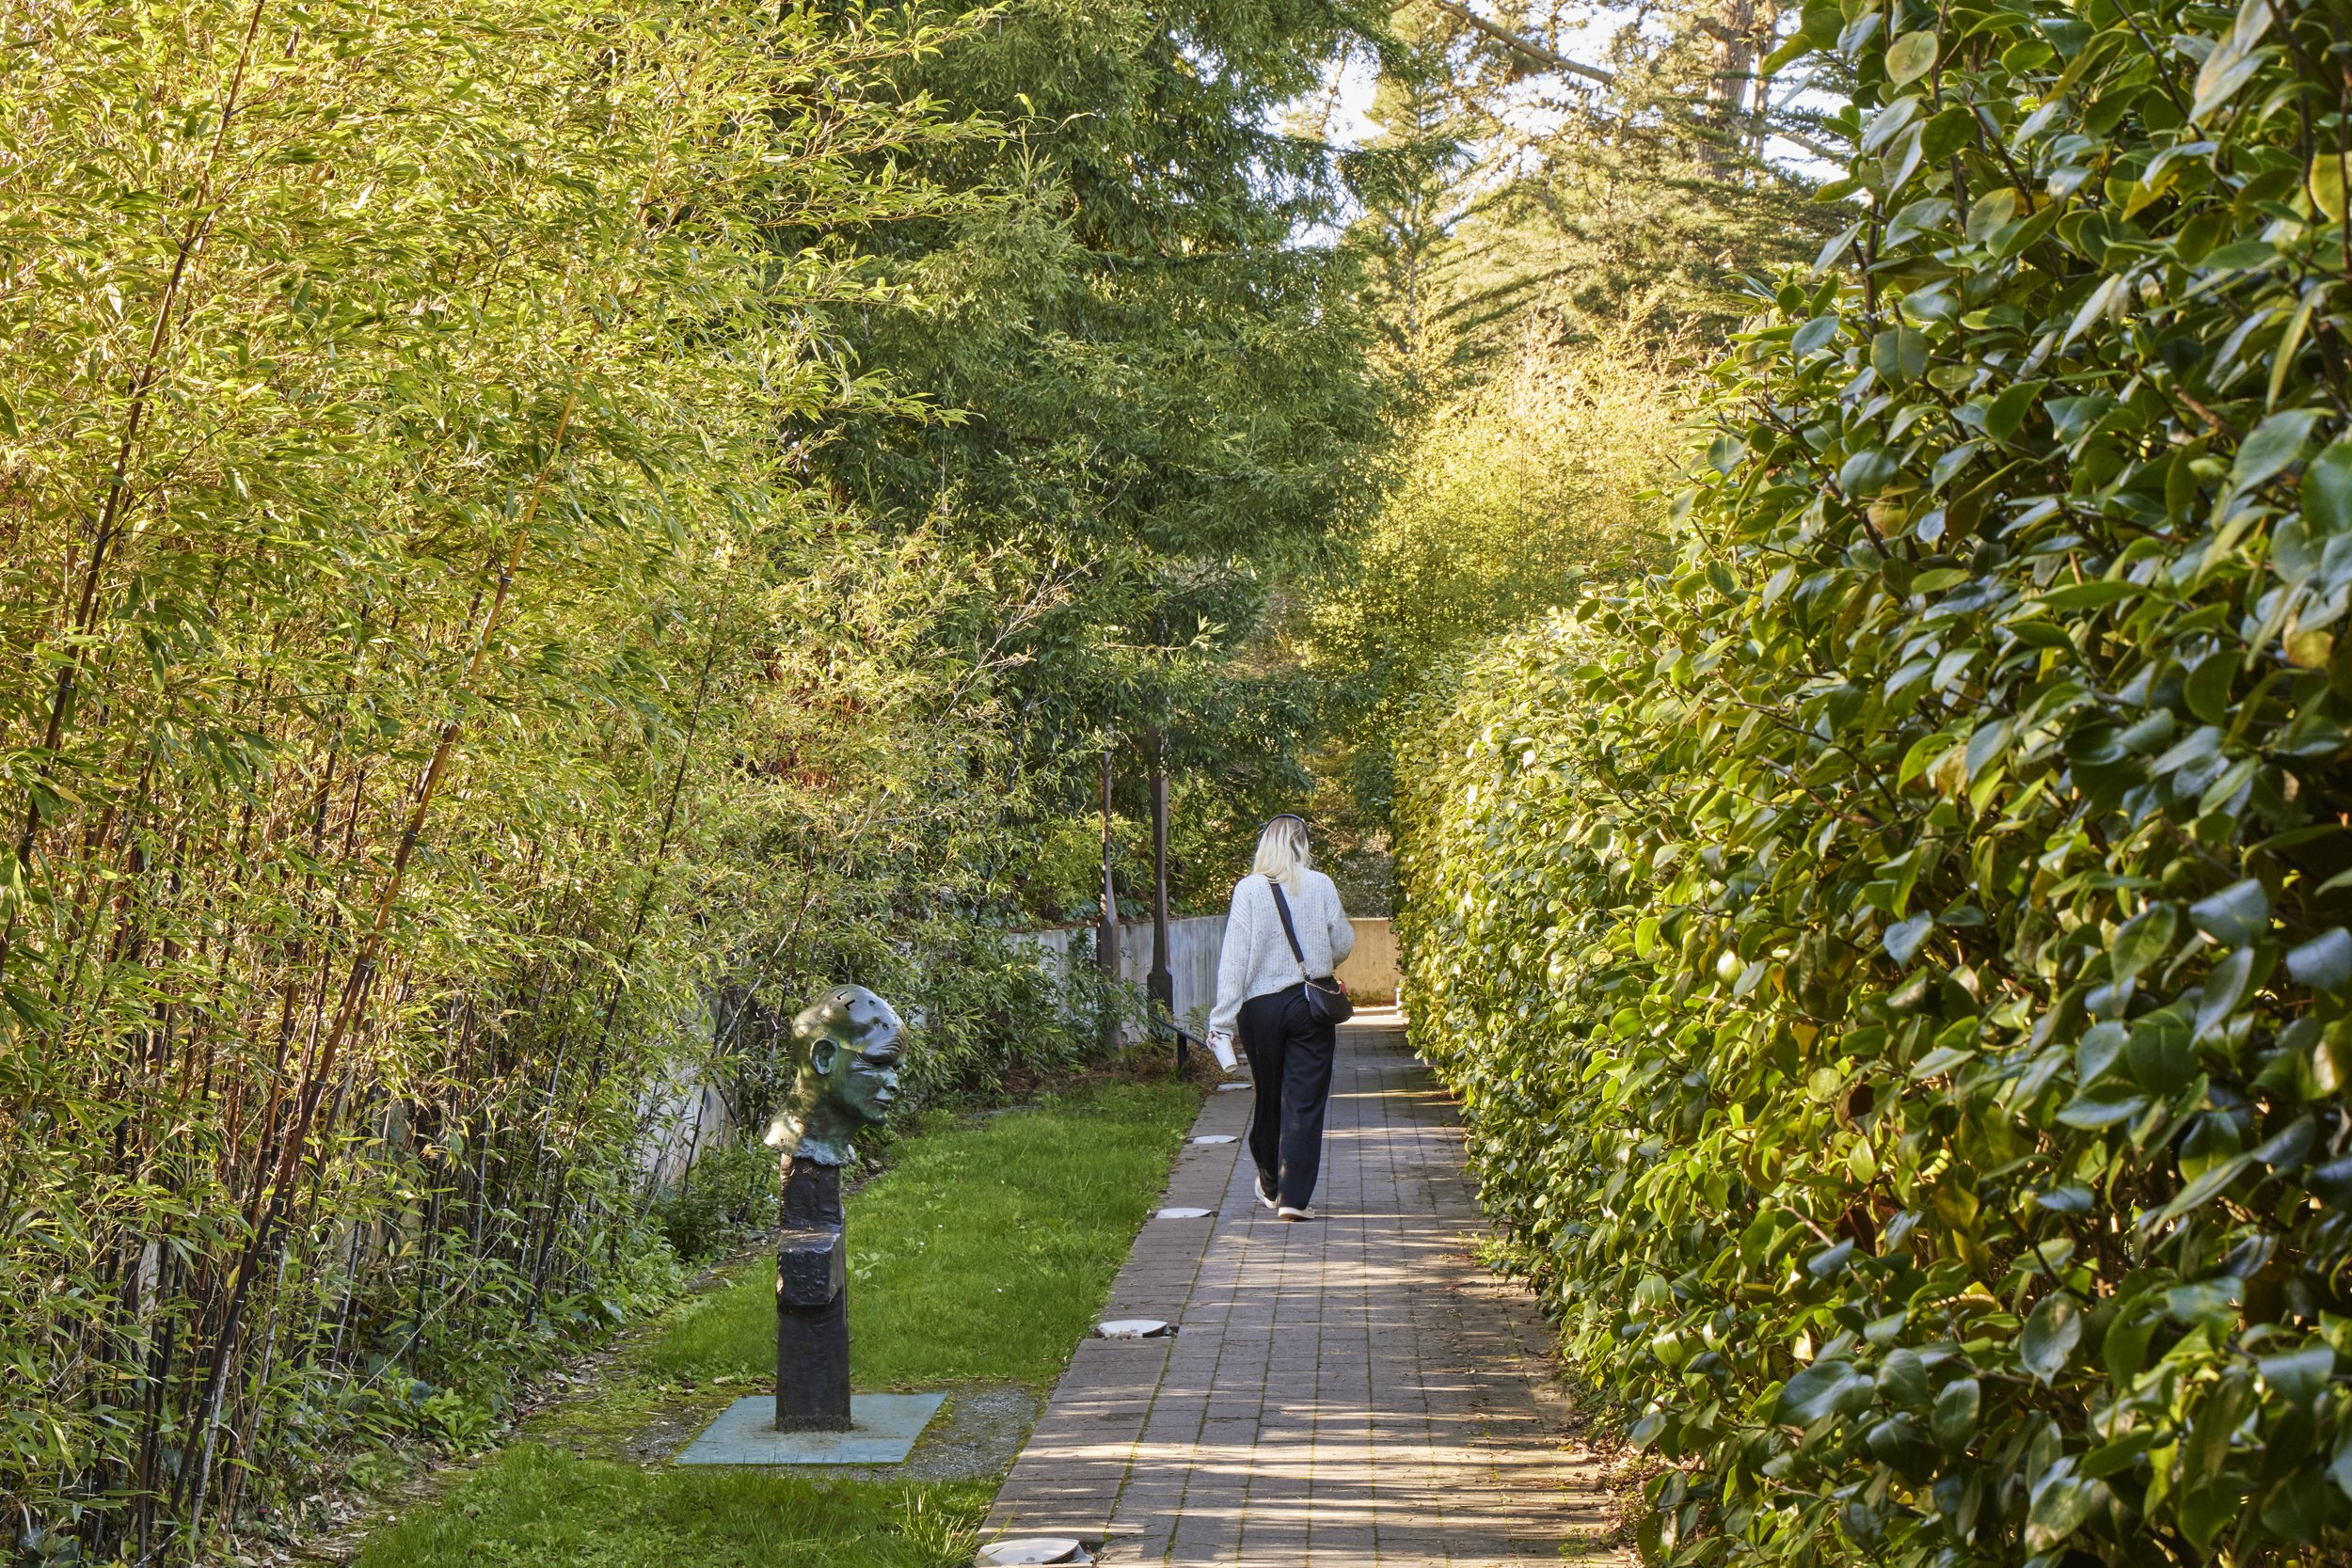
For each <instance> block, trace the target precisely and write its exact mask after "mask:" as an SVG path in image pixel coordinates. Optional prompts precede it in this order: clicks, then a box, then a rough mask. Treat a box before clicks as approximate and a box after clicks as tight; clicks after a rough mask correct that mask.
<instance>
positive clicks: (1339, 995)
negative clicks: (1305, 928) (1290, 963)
mask: <svg viewBox="0 0 2352 1568" xmlns="http://www.w3.org/2000/svg"><path fill="white" fill-rule="evenodd" d="M1265 885H1266V886H1268V887H1270V888H1272V889H1273V890H1274V912H1275V913H1277V914H1279V915H1280V916H1281V917H1282V934H1283V935H1284V936H1286V937H1288V938H1290V939H1291V957H1292V958H1296V959H1297V960H1298V977H1299V978H1300V979H1302V980H1304V981H1306V982H1307V1011H1308V1012H1310V1013H1311V1014H1313V1015H1314V1017H1315V1019H1316V1021H1317V1022H1323V1023H1329V1024H1334V1025H1336V1024H1341V1023H1345V1022H1347V1021H1348V1019H1349V1018H1351V1017H1353V1016H1354V1014H1355V1011H1356V1004H1355V1003H1354V1002H1353V1001H1351V1000H1349V998H1348V994H1347V988H1346V987H1345V986H1343V985H1342V984H1341V983H1340V977H1339V976H1338V975H1336V974H1327V975H1325V976H1324V977H1323V978H1322V979H1320V980H1318V979H1316V978H1315V977H1314V976H1313V975H1311V974H1308V973H1307V953H1306V949H1304V948H1302V947H1300V946H1299V945H1298V927H1295V926H1293V925H1292V924H1291V901H1290V900H1289V899H1287V898H1285V897H1283V896H1282V884H1281V883H1279V882H1278V881H1276V880H1275V879H1273V878H1271V877H1268V878H1267V879H1265Z"/></svg>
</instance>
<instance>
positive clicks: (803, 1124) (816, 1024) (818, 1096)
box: [767, 986, 904, 1165]
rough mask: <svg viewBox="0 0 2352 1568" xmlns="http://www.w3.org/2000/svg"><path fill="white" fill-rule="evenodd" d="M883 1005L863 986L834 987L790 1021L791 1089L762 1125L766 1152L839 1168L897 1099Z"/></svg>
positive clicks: (894, 1051)
mask: <svg viewBox="0 0 2352 1568" xmlns="http://www.w3.org/2000/svg"><path fill="white" fill-rule="evenodd" d="M903 1027H904V1026H903V1025H902V1024H901V1023H900V1022H898V1014H897V1013H895V1012H893V1011H892V1010H891V1007H890V1004H889V1003H887V1002H884V1001H883V1000H882V998H881V997H879V996H876V995H875V994H874V993H873V992H872V991H870V990H866V988H865V987H864V986H835V987H834V988H833V990H829V991H827V992H825V994H824V995H823V996H820V997H818V999H817V1001H816V1002H815V1003H814V1004H813V1005H812V1006H809V1007H807V1008H806V1009H805V1010H803V1012H802V1013H801V1015H800V1016H799V1017H798V1018H795V1019H794V1020H793V1021H792V1062H793V1074H792V1086H791V1088H790V1089H789V1090H787V1092H786V1094H785V1097H784V1103H783V1104H782V1105H781V1106H780V1107H778V1109H777V1111H776V1114H775V1117H774V1118H773V1119H772V1120H771V1121H770V1122H769V1124H768V1137H767V1143H768V1146H769V1147H770V1148H780V1149H782V1150H784V1151H785V1153H786V1155H787V1157H789V1158H790V1159H792V1160H794V1161H801V1160H807V1161H812V1162H814V1163H816V1164H823V1165H841V1164H848V1163H849V1159H850V1140H851V1139H852V1138H854V1137H855V1136H856V1135H857V1132H858V1130H859V1129H860V1128H862V1127H870V1126H872V1125H873V1124H874V1123H876V1122H878V1121H880V1120H882V1117H884V1116H885V1115H886V1114H888V1112H889V1109H890V1103H891V1101H894V1100H896V1099H897V1098H898V1035H899V1031H900V1030H901V1029H902V1028H903Z"/></svg>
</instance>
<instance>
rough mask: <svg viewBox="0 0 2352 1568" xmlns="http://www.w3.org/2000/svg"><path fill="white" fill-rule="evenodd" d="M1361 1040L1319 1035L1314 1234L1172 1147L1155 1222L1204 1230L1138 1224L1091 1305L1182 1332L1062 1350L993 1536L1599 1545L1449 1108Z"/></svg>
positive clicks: (1290, 1547) (1276, 1549)
mask: <svg viewBox="0 0 2352 1568" xmlns="http://www.w3.org/2000/svg"><path fill="white" fill-rule="evenodd" d="M1382 1023H1383V1021H1382V1020H1381V1019H1380V1018H1379V1017H1378V1016H1377V1015H1374V1016H1372V1017H1368V1018H1366V1019H1365V1020H1362V1021H1359V1022H1358V1023H1354V1024H1350V1025H1349V1026H1348V1027H1346V1028H1345V1029H1343V1030H1342V1031H1341V1037H1340V1054H1339V1059H1338V1062H1337V1064H1336V1066H1335V1069H1334V1072H1333V1076H1332V1094H1331V1107H1330V1111H1329V1113H1328V1116H1327V1124H1326V1140H1325V1149H1324V1162H1325V1163H1324V1178H1323V1187H1322V1191H1321V1192H1320V1193H1319V1194H1318V1195H1317V1197H1316V1208H1317V1209H1318V1211H1319V1212H1322V1214H1323V1215H1324V1218H1323V1219H1321V1220H1319V1221H1314V1222H1311V1223H1308V1224H1304V1225H1293V1224H1287V1223H1285V1222H1283V1221H1281V1220H1279V1219H1277V1218H1276V1217H1275V1216H1274V1215H1273V1214H1271V1213H1269V1212H1266V1211H1265V1210H1264V1209H1263V1207H1261V1206H1260V1205H1259V1204H1258V1202H1257V1200H1256V1198H1255V1196H1254V1195H1253V1194H1252V1192H1251V1173H1250V1169H1249V1166H1248V1162H1247V1161H1246V1160H1244V1159H1242V1158H1241V1148H1240V1146H1239V1145H1217V1146H1207V1147H1200V1146H1188V1147H1187V1148H1185V1150H1184V1154H1183V1155H1182V1157H1181V1158H1180V1159H1179V1161H1178V1164H1177V1167H1176V1170H1175V1172H1174V1174H1173V1175H1172V1176H1171V1177H1170V1179H1169V1181H1168V1193H1167V1196H1164V1197H1163V1198H1162V1200H1161V1201H1162V1203H1164V1204H1178V1203H1183V1204H1192V1205H1195V1206H1199V1207H1203V1208H1215V1209H1216V1211H1217V1213H1216V1218H1215V1220H1214V1221H1213V1222H1212V1221H1206V1220H1203V1221H1182V1222H1177V1221H1161V1222H1153V1223H1147V1224H1146V1225H1145V1227H1144V1229H1143V1232H1142V1234H1141V1235H1140V1236H1139V1237H1138V1238H1137V1240H1136V1249H1135V1252H1134V1254H1133V1255H1132V1256H1131V1257H1130V1258H1129V1259H1128V1262H1127V1265H1126V1267H1125V1268H1124V1269H1122V1270H1121V1271H1120V1275H1119V1279H1118V1282H1117V1283H1116V1284H1115V1285H1114V1287H1113V1290H1112V1297H1111V1300H1112V1307H1114V1308H1115V1309H1116V1310H1117V1312H1118V1313H1119V1314H1120V1315H1134V1316H1153V1317H1166V1318H1168V1319H1169V1320H1170V1321H1172V1322H1175V1323H1179V1324H1181V1325H1182V1332H1181V1333H1180V1334H1179V1335H1178V1336H1177V1337H1176V1338H1173V1339H1171V1340H1159V1341H1147V1342H1142V1343H1136V1344H1122V1345H1111V1344H1107V1343H1104V1342H1103V1341H1089V1343H1088V1344H1087V1345H1086V1346H1082V1347H1081V1348H1080V1351H1079V1353H1078V1354H1076V1355H1075V1356H1073V1358H1072V1362H1071V1365H1070V1369H1069V1370H1068V1372H1067V1373H1065V1375H1064V1376H1063V1379H1062V1382H1061V1385H1060V1386H1059V1387H1058V1388H1057V1389H1056V1391H1055V1394H1054V1399H1053V1402H1052V1404H1051V1406H1050V1407H1049V1408H1048V1410H1047V1412H1046V1415H1045V1417H1044V1418H1042V1419H1041V1421H1040V1422H1039V1423H1038V1427H1037V1430H1036V1431H1035V1432H1034V1433H1032V1434H1031V1436H1030V1440H1029V1443H1028V1446H1027V1448H1026V1449H1024V1450H1023V1452H1022V1455H1021V1458H1020V1460H1019V1462H1018V1463H1017V1464H1016V1465H1014V1466H1013V1470H1012V1473H1011V1474H1010V1475H1009V1477H1008V1478H1007V1480H1006V1481H1005V1484H1004V1487H1003V1488H1002V1490H1000V1491H999V1493H998V1494H997V1498H996V1504H995V1507H994V1509H993V1512H992V1513H991V1514H990V1516H989V1533H990V1534H991V1535H1000V1534H1057V1535H1076V1536H1079V1537H1081V1538H1084V1539H1088V1540H1096V1541H1102V1542H1104V1550H1103V1554H1102V1559H1103V1560H1104V1562H1105V1563H1106V1564H1128V1565H1134V1564H1147V1563H1148V1564H1155V1565H1156V1564H1168V1563H1186V1564H1217V1565H1218V1568H1390V1565H1395V1568H1422V1565H1427V1568H1437V1565H1438V1564H1445V1565H1447V1568H1503V1565H1506V1564H1507V1565H1532V1564H1535V1563H1557V1562H1558V1561H1559V1560H1560V1544H1561V1543H1562V1542H1563V1541H1566V1540H1569V1539H1571V1538H1574V1539H1577V1540H1579V1541H1591V1540H1594V1539H1595V1538H1597V1536H1599V1535H1601V1534H1603V1533H1605V1532H1606V1530H1607V1528H1608V1524H1609V1521H1608V1513H1607V1507H1606V1501H1607V1497H1606V1492H1605V1490H1604V1488H1603V1484H1602V1482H1603V1473H1602V1467H1601V1465H1600V1464H1599V1462H1598V1461H1597V1460H1596V1459H1595V1458H1594V1456H1592V1455H1591V1454H1590V1453H1589V1452H1586V1451H1583V1450H1581V1449H1577V1448H1575V1447H1573V1446H1572V1445H1570V1444H1568V1443H1567V1442H1566V1441H1565V1439H1564V1436H1563V1422H1564V1419H1565V1415H1566V1408H1565V1402H1564V1400H1563V1399H1562V1398H1561V1396H1560V1394H1559V1392H1558V1390H1557V1388H1556V1387H1554V1386H1552V1385H1551V1383H1550V1381H1549V1373H1548V1370H1547V1369H1548V1367H1549V1332H1548V1330H1547V1329H1546V1327H1545V1325H1544V1323H1543V1322H1542V1320H1541V1318H1540V1316H1539V1315H1538V1314H1537V1313H1536V1311H1535V1310H1534V1305H1533V1303H1532V1302H1530V1301H1529V1300H1528V1298H1527V1296H1526V1294H1525V1292H1524V1291H1519V1290H1518V1289H1517V1288H1516V1287H1513V1286H1511V1285H1508V1284H1506V1283H1504V1282H1502V1281H1500V1280H1497V1279H1495V1278H1494V1277H1493V1276H1491V1275H1488V1274H1487V1273H1486V1271H1485V1270H1484V1269H1482V1268H1480V1267H1479V1266H1478V1264H1477V1262H1476V1260H1475V1256H1476V1247H1477V1244H1478V1242H1479V1240H1480V1236H1481V1233H1482V1226H1483V1221H1482V1220H1481V1218H1480V1215H1479V1212H1478V1206H1477V1201H1476V1197H1475V1195H1474V1194H1473V1192H1472V1191H1471V1188H1470V1182H1469V1180H1468V1179H1467V1177H1466V1176H1465V1175H1464V1173H1463V1169H1462V1160H1463V1146H1462V1137H1461V1132H1460V1128H1459V1125H1458V1123H1457V1121H1456V1119H1455V1117H1454V1107H1453V1105H1452V1103H1451V1102H1450V1101H1448V1100H1447V1099H1446V1097H1445V1096H1444V1095H1443V1094H1442V1093H1440V1092H1439V1091H1438V1088H1437V1085H1436V1084H1435V1082H1434V1080H1433V1079H1432V1078H1431V1077H1430V1075H1429V1073H1428V1071H1427V1070H1426V1069H1423V1068H1422V1066H1421V1065H1420V1064H1419V1063H1418V1062H1416V1061H1415V1060H1414V1059H1413V1058H1412V1056H1411V1055H1410V1054H1409V1053H1407V1052H1406V1049H1405V1043H1404V1037H1403V1032H1402V1031H1401V1030H1400V1029H1397V1028H1395V1027H1394V1026H1393V1025H1392V1024H1391V1025H1390V1026H1386V1027H1384V1026H1382ZM1249 1098H1250V1097H1249V1096H1248V1095H1239V1094H1233V1095H1217V1096H1216V1097H1214V1098H1213V1099H1212V1100H1211V1101H1209V1103H1208V1104H1207V1106H1206V1107H1205V1108H1204V1109H1203V1111H1202V1113H1201V1117H1200V1122H1199V1124H1198V1125H1197V1126H1196V1127H1195V1129H1194V1135H1195V1136H1205V1135H1209V1134H1212V1133H1239V1132H1244V1131H1246V1128H1247V1124H1248V1104H1247V1101H1248V1099H1249ZM1578 1560H1580V1561H1581V1562H1584V1563H1588V1564H1623V1563H1629V1562H1630V1561H1631V1558H1630V1556H1629V1555H1628V1554H1624V1553H1621V1552H1619V1551H1616V1550H1615V1549H1613V1548H1611V1549H1587V1550H1586V1551H1584V1552H1583V1553H1582V1555H1581V1556H1580V1557H1579V1558H1578Z"/></svg>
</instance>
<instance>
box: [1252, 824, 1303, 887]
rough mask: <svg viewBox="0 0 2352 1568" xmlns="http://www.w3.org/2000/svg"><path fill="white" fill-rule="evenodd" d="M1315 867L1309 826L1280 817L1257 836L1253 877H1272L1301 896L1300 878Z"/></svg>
mask: <svg viewBox="0 0 2352 1568" xmlns="http://www.w3.org/2000/svg"><path fill="white" fill-rule="evenodd" d="M1312 864H1314V857H1313V856H1312V855H1311V854H1310V853H1308V850H1307V824H1306V823H1304V822H1302V821H1300V820H1299V819H1298V818H1297V817H1295V816H1278V817H1276V818H1275V819H1274V820H1273V821H1271V822H1269V823H1267V824H1266V825H1265V827H1264V828H1263V830H1261V831H1260V832H1259V834H1258V854H1257V858H1256V859H1255V860H1253V861H1251V862H1250V863H1249V874H1250V875H1251V876H1252V877H1271V878H1273V879H1275V880H1276V881H1278V882H1279V883H1281V884H1282V885H1283V886H1284V887H1285V888H1288V889H1289V890H1290V891H1291V892H1292V893H1293V894H1295V893H1297V892H1298V890H1299V889H1298V874H1299V873H1300V872H1302V871H1304V870H1306V869H1307V868H1308V867H1309V866H1311V865H1312Z"/></svg>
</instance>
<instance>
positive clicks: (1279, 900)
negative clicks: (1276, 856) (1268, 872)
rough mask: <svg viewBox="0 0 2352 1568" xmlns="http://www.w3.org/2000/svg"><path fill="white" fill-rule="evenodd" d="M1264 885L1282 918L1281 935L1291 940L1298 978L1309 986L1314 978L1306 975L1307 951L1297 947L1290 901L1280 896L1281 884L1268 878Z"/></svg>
mask: <svg viewBox="0 0 2352 1568" xmlns="http://www.w3.org/2000/svg"><path fill="white" fill-rule="evenodd" d="M1265 885H1266V886H1268V887H1270V888H1272V889H1273V890H1274V912H1275V913H1276V914H1279V915H1280V916H1281V917H1282V934H1283V935H1284V936H1286V937H1288V938H1290V939H1291V957H1292V958H1296V959H1297V960H1298V977H1299V978H1300V979H1302V980H1305V981H1307V982H1308V983H1309V984H1312V983H1313V982H1314V976H1313V975H1311V974H1308V973H1307V950H1306V949H1305V948H1303V947H1301V946H1299V945H1298V927H1295V926H1293V925H1292V924H1291V901H1290V900H1289V899H1287V898H1285V897H1283V896H1282V884H1281V883H1279V882H1278V881H1276V880H1275V879H1273V878H1271V877H1268V878H1267V879H1265Z"/></svg>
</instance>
